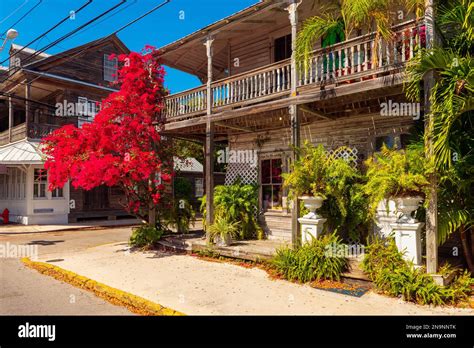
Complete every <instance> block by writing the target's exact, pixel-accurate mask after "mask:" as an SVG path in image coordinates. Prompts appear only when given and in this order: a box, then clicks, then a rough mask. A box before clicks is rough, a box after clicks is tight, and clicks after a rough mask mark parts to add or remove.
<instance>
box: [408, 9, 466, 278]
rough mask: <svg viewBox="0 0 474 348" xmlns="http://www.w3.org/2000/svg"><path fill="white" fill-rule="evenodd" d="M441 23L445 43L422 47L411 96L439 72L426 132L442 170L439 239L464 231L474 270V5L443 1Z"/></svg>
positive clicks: (412, 67) (411, 67)
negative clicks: (473, 51) (473, 117)
mask: <svg viewBox="0 0 474 348" xmlns="http://www.w3.org/2000/svg"><path fill="white" fill-rule="evenodd" d="M438 13H439V16H438V17H437V18H438V19H437V26H438V28H439V29H440V30H439V33H440V36H441V39H442V43H443V47H435V48H432V49H429V50H426V49H421V50H419V51H418V52H417V54H416V56H415V57H414V58H413V59H412V60H411V61H410V62H409V64H408V66H407V70H406V82H405V94H406V96H407V97H408V98H409V99H410V100H412V101H420V100H421V99H422V94H421V92H422V91H421V81H422V80H423V78H424V77H425V76H426V75H427V74H428V73H429V72H434V73H435V76H437V80H436V83H435V85H434V88H433V89H432V91H431V100H430V101H431V113H432V116H433V119H434V122H433V127H431V128H430V129H429V130H428V132H426V133H425V136H426V137H431V138H432V139H433V150H434V156H433V162H434V165H435V167H436V170H437V172H438V174H439V179H440V180H439V192H438V194H439V197H438V201H439V228H438V236H439V241H440V242H444V241H445V240H446V238H447V237H448V236H449V235H450V234H451V233H453V232H455V231H459V232H460V235H461V241H462V244H463V251H464V255H465V256H466V260H467V263H468V267H469V269H470V271H471V272H473V273H474V260H473V256H474V250H471V247H470V246H469V244H470V243H469V241H471V244H472V238H473V236H472V228H473V226H474V201H473V199H472V197H473V195H474V181H473V175H474V153H473V151H474V146H473V145H474V141H473V136H472V134H473V131H474V127H473V123H472V116H473V115H474V59H473V57H472V55H471V51H472V47H473V42H474V4H473V3H472V0H452V1H450V2H449V4H447V5H446V4H440V5H439V7H438Z"/></svg>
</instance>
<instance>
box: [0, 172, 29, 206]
mask: <svg viewBox="0 0 474 348" xmlns="http://www.w3.org/2000/svg"><path fill="white" fill-rule="evenodd" d="M25 197H26V173H25V172H24V171H22V170H21V169H19V168H8V169H7V173H6V174H0V199H11V200H22V199H25Z"/></svg>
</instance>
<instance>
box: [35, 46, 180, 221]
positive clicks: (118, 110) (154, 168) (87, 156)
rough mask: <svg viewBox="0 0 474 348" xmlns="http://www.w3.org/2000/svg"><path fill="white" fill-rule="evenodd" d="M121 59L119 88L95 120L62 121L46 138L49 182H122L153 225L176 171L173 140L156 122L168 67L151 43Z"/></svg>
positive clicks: (89, 185) (135, 209) (131, 202)
mask: <svg viewBox="0 0 474 348" xmlns="http://www.w3.org/2000/svg"><path fill="white" fill-rule="evenodd" d="M112 58H113V57H112V56H111V57H110V59H112ZM118 60H119V62H121V66H122V67H121V69H120V70H119V71H118V76H117V82H116V83H117V86H119V88H120V90H119V91H118V92H114V93H112V94H110V95H109V96H108V97H107V98H105V99H104V100H102V102H101V109H100V111H99V113H98V114H97V115H96V116H95V118H94V120H93V121H92V123H89V124H84V125H83V127H82V128H76V127H75V126H73V125H68V126H64V127H62V128H60V129H58V130H56V131H54V132H53V133H51V134H50V135H49V136H48V137H46V138H45V139H44V140H43V147H42V151H43V153H44V154H45V155H46V163H45V168H46V169H47V170H48V171H49V188H50V189H51V190H52V189H55V188H58V187H62V186H64V184H65V183H66V182H67V181H68V180H70V182H71V184H72V185H73V186H74V187H75V188H83V189H85V190H90V189H93V188H95V187H97V186H99V185H107V186H119V187H121V188H122V189H123V191H124V192H125V195H126V198H127V206H128V209H129V211H130V212H132V213H134V214H135V215H136V216H139V217H141V218H144V219H148V221H149V223H150V225H153V226H155V225H156V205H157V204H158V203H159V202H160V201H161V198H162V196H163V193H164V191H165V189H166V183H167V182H169V181H170V180H171V174H172V173H171V170H172V166H171V165H170V162H168V160H169V158H170V157H169V156H168V153H169V148H168V147H169V146H168V145H167V143H166V141H163V140H162V139H161V137H160V134H159V132H158V131H159V129H157V128H156V127H157V123H158V124H159V123H160V115H161V110H162V109H163V107H164V97H165V95H166V93H167V92H166V90H165V88H164V87H163V81H164V69H163V68H162V66H161V65H160V63H159V59H158V53H157V51H155V50H154V49H153V48H152V47H149V46H147V47H145V50H144V51H143V52H142V53H141V54H140V53H136V52H132V53H130V54H128V55H120V56H119V57H118Z"/></svg>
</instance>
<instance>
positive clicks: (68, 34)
mask: <svg viewBox="0 0 474 348" xmlns="http://www.w3.org/2000/svg"><path fill="white" fill-rule="evenodd" d="M92 1H93V0H89V2H88V3H87V4H85V5H84V6H82V7H81V8H80V10H82V9H83V8H84V7H85V6H88V5H89V4H90V3H91V2H92ZM125 2H127V0H121V2H120V3H118V4H116V5H115V6H112V7H111V8H110V9H108V10H107V11H105V12H103V13H101V14H100V15H98V16H96V17H94V18H93V19H91V20H89V21H88V22H86V23H85V24H82V25H81V26H79V27H78V28H76V29H74V30H72V31H70V32H69V33H67V34H65V35H63V36H61V37H60V38H59V39H56V40H55V41H53V42H51V43H49V44H48V45H46V46H44V47H43V48H41V49H40V50H38V51H36V52H34V53H32V54H31V55H29V56H28V57H26V59H24V60H23V61H22V64H23V65H24V63H25V61H26V63H28V62H29V61H31V60H32V59H33V58H35V57H37V56H38V55H40V54H41V53H43V52H44V51H45V50H47V49H49V48H51V47H53V46H55V45H56V44H58V43H59V42H61V41H64V40H65V39H67V38H68V37H69V36H70V35H72V34H74V33H76V32H77V31H79V30H81V29H82V28H84V27H86V26H88V25H89V24H90V23H93V22H95V21H96V20H98V19H99V18H101V17H103V16H104V15H106V14H107V13H109V12H110V11H112V10H114V9H116V8H117V7H119V6H121V5H123V4H124V3H125ZM75 13H77V11H76V12H75ZM68 18H69V16H68V17H66V18H65V19H63V20H62V21H61V22H60V23H58V24H56V25H55V26H54V27H53V28H51V29H50V30H48V31H47V32H46V33H44V34H43V35H41V36H44V35H45V34H47V33H49V32H50V31H51V30H53V29H54V28H55V27H57V26H58V25H60V24H61V23H62V22H63V21H64V20H67V19H68ZM37 39H38V38H37ZM37 39H35V40H33V41H32V42H35V41H36V40H37ZM30 44H31V43H30ZM30 44H28V45H27V46H29V45H30ZM27 46H24V47H23V48H22V49H21V50H19V51H16V52H15V53H14V54H12V55H10V58H11V57H13V56H15V55H17V54H18V53H20V52H21V51H22V50H24V49H25V48H26V47H27ZM8 59H9V58H6V59H5V60H4V61H3V62H5V61H6V60H8ZM3 62H0V64H2V63H3ZM19 70H21V66H20V67H16V68H15V71H14V72H13V73H11V71H7V72H5V73H3V74H0V77H1V76H2V75H6V74H9V75H10V76H8V77H7V78H6V79H5V80H4V81H3V82H5V81H8V80H11V77H12V75H13V74H15V73H16V72H17V71H19Z"/></svg>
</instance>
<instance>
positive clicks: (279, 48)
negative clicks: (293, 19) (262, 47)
mask: <svg viewBox="0 0 474 348" xmlns="http://www.w3.org/2000/svg"><path fill="white" fill-rule="evenodd" d="M274 48H275V51H274V58H275V59H274V60H275V62H279V61H280V60H284V59H287V58H290V57H291V34H289V35H286V36H282V37H279V38H278V39H275V45H274Z"/></svg>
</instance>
